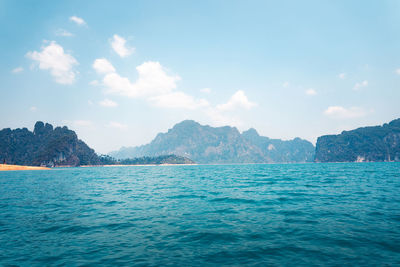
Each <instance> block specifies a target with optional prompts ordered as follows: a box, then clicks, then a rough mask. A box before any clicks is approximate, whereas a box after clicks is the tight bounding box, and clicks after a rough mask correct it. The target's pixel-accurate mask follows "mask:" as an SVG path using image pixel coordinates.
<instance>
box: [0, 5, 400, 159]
mask: <svg viewBox="0 0 400 267" xmlns="http://www.w3.org/2000/svg"><path fill="white" fill-rule="evenodd" d="M39 3H40V4H39ZM0 25H1V26H0V34H1V36H2V38H1V39H0V51H1V52H0V53H1V64H0V77H1V85H0V93H1V97H0V112H1V114H2V116H1V119H0V128H5V127H10V128H18V127H28V128H29V129H32V127H33V125H34V123H35V122H36V121H37V120H42V121H45V122H49V123H52V124H53V125H68V126H69V127H70V128H71V129H73V130H75V131H76V132H77V133H78V136H79V137H80V138H81V139H83V140H84V141H85V142H86V143H88V144H89V145H90V146H91V147H93V148H94V149H95V150H96V151H97V152H99V153H106V152H109V151H111V150H115V149H118V148H119V147H121V146H132V145H140V144H144V143H147V142H149V141H151V140H152V139H153V138H154V137H155V135H156V134H157V133H158V132H162V131H163V132H164V131H166V130H167V129H169V128H171V127H172V126H173V125H174V124H175V123H178V122H180V121H182V120H184V119H194V120H196V121H198V122H200V123H202V124H209V125H213V126H221V125H231V126H236V127H238V129H239V130H240V131H243V130H246V129H248V128H250V127H254V128H256V129H257V130H258V132H259V133H260V134H262V135H264V136H268V137H271V138H282V139H292V138H294V137H296V136H298V137H301V138H305V139H308V140H310V141H312V142H315V141H316V138H317V137H318V136H320V135H323V134H335V133H339V132H341V131H342V130H349V129H353V128H356V127H360V126H365V125H377V124H382V123H384V122H388V121H390V120H392V119H395V118H399V117H400V104H399V102H400V88H399V85H400V51H399V47H400V2H399V1H301V3H300V1H115V2H114V1H113V2H111V1H43V2H33V1H0Z"/></svg>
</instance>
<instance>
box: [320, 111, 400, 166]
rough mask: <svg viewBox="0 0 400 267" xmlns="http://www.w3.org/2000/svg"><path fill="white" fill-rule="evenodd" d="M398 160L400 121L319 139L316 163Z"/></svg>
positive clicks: (399, 156) (399, 155) (399, 151)
mask: <svg viewBox="0 0 400 267" xmlns="http://www.w3.org/2000/svg"><path fill="white" fill-rule="evenodd" d="M380 161H400V119H395V120H392V121H390V122H389V123H384V124H383V125H380V126H367V127H360V128H357V129H354V130H351V131H342V133H340V134H337V135H324V136H320V137H318V140H317V144H316V150H315V162H380Z"/></svg>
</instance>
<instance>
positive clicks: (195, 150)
mask: <svg viewBox="0 0 400 267" xmlns="http://www.w3.org/2000/svg"><path fill="white" fill-rule="evenodd" d="M165 154H175V155H179V156H184V157H188V158H190V159H192V160H194V161H195V162H197V163H272V162H311V161H312V160H313V156H314V146H313V145H312V144H311V143H310V142H308V141H306V140H301V139H299V138H296V139H294V140H291V141H282V140H278V139H269V138H267V137H262V136H259V135H258V133H257V132H256V131H255V130H254V129H250V130H249V131H247V132H244V133H243V134H241V133H240V132H239V131H238V130H237V129H236V128H235V127H229V126H224V127H211V126H208V125H200V124H199V123H197V122H195V121H192V120H186V121H183V122H181V123H178V124H176V125H175V126H174V127H173V128H172V129H170V130H168V132H167V133H159V134H158V135H157V136H156V138H155V139H154V140H153V141H152V142H151V143H149V144H147V145H143V146H138V147H130V148H126V147H124V148H121V149H120V150H119V151H115V152H112V153H110V155H111V156H113V157H115V158H119V159H123V158H132V157H142V156H158V155H165Z"/></svg>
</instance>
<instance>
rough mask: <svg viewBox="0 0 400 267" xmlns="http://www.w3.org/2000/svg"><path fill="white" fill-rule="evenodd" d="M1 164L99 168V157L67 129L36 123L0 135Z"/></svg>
mask: <svg viewBox="0 0 400 267" xmlns="http://www.w3.org/2000/svg"><path fill="white" fill-rule="evenodd" d="M0 160H1V161H3V160H5V161H6V162H7V163H8V164H18V165H32V166H40V165H46V166H61V165H70V166H78V165H95V164H99V161H100V159H99V157H98V156H97V154H96V153H95V152H94V150H93V149H91V148H90V147H88V146H87V145H86V144H85V143H84V142H83V141H81V140H79V139H78V137H77V135H76V133H75V132H74V131H71V130H69V129H68V128H67V127H65V126H64V127H56V128H55V129H53V126H52V125H51V124H48V123H46V124H44V123H43V122H40V121H38V122H36V124H35V128H34V130H33V132H31V131H29V130H28V129H27V128H22V129H15V130H11V129H9V128H6V129H3V130H1V131H0Z"/></svg>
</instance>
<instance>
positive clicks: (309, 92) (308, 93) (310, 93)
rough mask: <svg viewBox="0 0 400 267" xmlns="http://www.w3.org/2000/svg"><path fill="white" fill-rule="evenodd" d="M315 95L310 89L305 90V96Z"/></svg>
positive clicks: (315, 92)
mask: <svg viewBox="0 0 400 267" xmlns="http://www.w3.org/2000/svg"><path fill="white" fill-rule="evenodd" d="M316 94H317V91H315V90H314V89H312V88H310V89H307V90H306V95H316Z"/></svg>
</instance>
